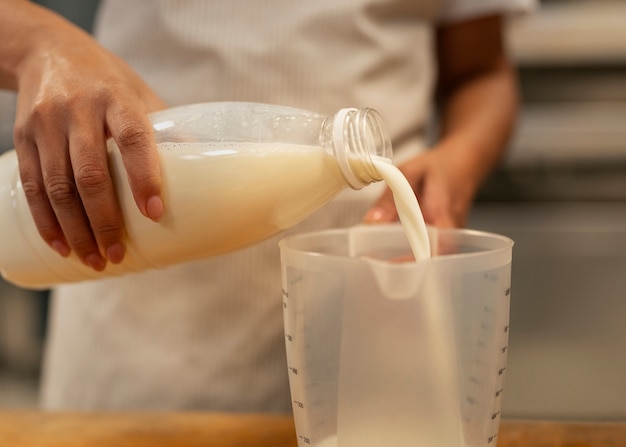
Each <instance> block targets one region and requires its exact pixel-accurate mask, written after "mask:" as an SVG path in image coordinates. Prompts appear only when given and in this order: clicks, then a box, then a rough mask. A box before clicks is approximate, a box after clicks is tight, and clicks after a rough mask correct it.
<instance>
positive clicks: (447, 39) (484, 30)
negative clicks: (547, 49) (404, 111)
mask: <svg viewBox="0 0 626 447" xmlns="http://www.w3.org/2000/svg"><path fill="white" fill-rule="evenodd" d="M502 22H503V19H502V17H501V16H499V15H493V16H487V17H481V18H477V19H474V20H471V21H466V22H459V23H453V24H448V25H445V26H441V27H440V28H439V29H438V30H437V58H438V64H439V83H438V100H439V104H440V111H441V113H440V117H439V123H440V127H441V134H440V137H439V140H438V142H437V143H436V145H435V146H434V147H433V148H431V149H430V150H428V151H426V152H425V153H423V154H420V155H418V156H416V157H414V158H412V159H410V160H409V161H407V162H406V163H404V164H402V165H401V166H399V168H400V170H401V171H403V173H404V174H405V176H406V177H407V179H408V180H409V182H410V183H411V185H412V186H413V189H414V191H415V193H416V195H417V197H418V200H419V202H420V206H421V208H422V212H423V214H424V218H425V220H426V222H427V223H430V224H432V225H435V226H438V227H461V226H463V225H465V222H466V219H467V217H468V214H469V211H470V209H471V206H472V203H473V200H474V198H475V195H476V193H477V191H478V189H479V187H480V186H481V184H482V183H483V182H484V180H485V179H486V177H487V176H488V175H489V173H490V172H491V171H492V170H493V169H494V168H495V167H496V166H497V164H498V163H499V162H500V160H501V158H502V156H503V153H504V150H505V148H506V145H507V141H508V139H509V137H510V134H511V131H512V129H513V126H514V123H515V117H516V110H517V106H518V93H517V82H516V76H515V72H514V70H513V68H512V67H511V64H510V62H509V60H508V58H507V55H506V51H505V47H504V42H503V30H502V27H503V23H502ZM396 219H397V213H396V210H395V206H394V204H393V199H392V195H391V192H390V191H387V192H385V194H384V195H383V196H382V197H381V198H380V200H379V201H378V202H377V203H376V204H375V206H374V207H373V208H372V209H371V210H370V211H369V212H368V214H367V215H366V216H365V221H366V222H369V223H377V222H389V221H393V220H396Z"/></svg>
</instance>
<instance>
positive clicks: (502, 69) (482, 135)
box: [437, 60, 519, 188]
mask: <svg viewBox="0 0 626 447" xmlns="http://www.w3.org/2000/svg"><path fill="white" fill-rule="evenodd" d="M518 102H519V99H518V91H517V82H516V76H515V72H514V70H513V68H512V67H511V66H510V64H509V63H507V62H506V60H502V61H500V62H499V63H498V64H497V65H495V66H494V67H493V68H492V69H490V70H488V71H486V72H484V73H480V74H478V75H476V76H473V77H472V78H470V79H468V80H466V81H465V82H463V83H460V84H458V85H457V86H456V87H455V88H454V89H453V90H452V91H451V92H449V93H448V94H447V95H446V96H444V97H443V98H442V103H441V105H442V107H441V116H440V120H441V134H440V141H439V143H438V145H437V146H438V149H440V150H446V151H451V153H453V155H454V157H453V158H454V159H455V160H456V161H457V162H458V163H455V164H456V165H457V166H458V169H459V170H462V171H463V175H464V177H465V178H466V179H467V180H468V181H471V182H472V183H473V187H474V188H478V187H479V186H480V184H481V183H482V182H483V181H484V180H485V178H486V177H487V176H488V175H489V173H490V172H491V171H492V170H493V169H494V168H495V167H496V166H497V165H498V163H499V162H500V161H501V160H502V158H503V155H504V152H505V150H506V147H507V144H508V141H509V139H510V137H511V134H512V131H513V128H514V124H515V120H516V115H517V108H518Z"/></svg>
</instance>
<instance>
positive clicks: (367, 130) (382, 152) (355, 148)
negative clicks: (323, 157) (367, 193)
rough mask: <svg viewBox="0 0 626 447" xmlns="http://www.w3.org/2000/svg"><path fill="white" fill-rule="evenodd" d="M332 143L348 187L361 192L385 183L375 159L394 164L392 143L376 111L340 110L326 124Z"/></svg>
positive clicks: (327, 133)
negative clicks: (368, 187) (372, 184)
mask: <svg viewBox="0 0 626 447" xmlns="http://www.w3.org/2000/svg"><path fill="white" fill-rule="evenodd" d="M327 127H328V128H327V130H326V132H325V133H326V135H325V139H326V140H327V141H328V140H329V141H328V142H329V143H330V144H329V145H330V147H332V149H333V153H334V155H335V157H336V159H337V162H338V164H339V168H340V169H341V172H342V174H343V176H344V178H345V180H346V183H347V184H348V186H350V187H351V188H352V189H361V188H363V187H365V186H367V185H369V184H370V183H373V182H378V181H380V180H382V177H381V175H380V174H379V172H378V170H377V169H376V166H375V164H374V160H382V161H386V162H389V163H390V162H391V156H392V151H391V141H390V140H389V136H388V135H387V132H386V131H385V128H384V125H383V122H382V119H381V117H380V115H379V114H378V112H377V111H376V110H374V109H369V108H365V109H353V108H350V109H341V110H339V112H337V113H336V114H335V116H334V117H333V118H332V120H328V121H327Z"/></svg>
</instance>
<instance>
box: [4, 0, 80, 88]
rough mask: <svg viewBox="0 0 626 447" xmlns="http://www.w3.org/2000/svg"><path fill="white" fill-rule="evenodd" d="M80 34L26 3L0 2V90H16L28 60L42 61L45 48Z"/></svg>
mask: <svg viewBox="0 0 626 447" xmlns="http://www.w3.org/2000/svg"><path fill="white" fill-rule="evenodd" d="M74 33H78V34H84V32H83V31H82V30H81V29H80V28H78V27H76V26H74V25H73V24H72V23H70V22H69V21H67V20H66V19H64V18H63V17H61V16H59V15H58V14H56V13H54V12H52V11H51V10H49V9H46V8H43V7H41V6H39V5H37V4H35V3H32V2H30V1H28V0H0V88H3V89H9V90H17V89H18V88H19V79H20V74H21V73H22V72H23V71H24V69H25V68H24V67H25V65H26V64H27V63H28V61H29V60H32V59H34V58H37V57H43V58H45V51H46V50H45V48H51V47H53V46H54V45H59V44H63V45H65V44H68V43H71V41H72V40H74V39H73V38H72V35H73V34H74Z"/></svg>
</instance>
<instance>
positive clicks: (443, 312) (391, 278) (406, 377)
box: [280, 224, 513, 447]
mask: <svg viewBox="0 0 626 447" xmlns="http://www.w3.org/2000/svg"><path fill="white" fill-rule="evenodd" d="M428 231H429V238H430V244H431V250H432V253H433V257H432V258H429V259H427V260H425V261H420V262H414V261H412V260H411V261H409V262H406V259H407V255H409V253H410V248H409V244H408V241H407V239H406V236H405V233H404V230H403V228H402V226H401V225H399V224H397V225H396V224H390V225H382V226H357V227H353V228H349V229H338V230H327V231H320V232H315V233H307V234H301V235H295V236H290V237H287V238H285V239H283V240H281V242H280V249H281V261H282V281H283V309H284V321H285V340H286V348H287V362H288V367H289V381H290V387H291V396H292V406H293V412H294V418H295V424H296V432H297V436H298V445H299V447H311V446H312V447H317V446H324V447H326V446H328V447H335V446H338V447H353V446H359V447H364V446H365V447H366V446H372V447H380V446H384V445H390V446H391V445H393V446H394V447H404V446H411V447H422V446H423V447H461V446H463V447H466V446H472V447H474V446H476V447H478V446H488V445H495V443H496V437H497V433H498V428H499V422H500V408H501V399H502V390H503V381H504V375H505V369H506V356H507V340H508V328H509V326H508V325H509V323H508V322H509V298H510V276H511V257H512V247H513V241H512V240H510V239H509V238H506V237H504V236H500V235H496V234H491V233H485V232H479V231H472V230H461V229H445V230H444V229H435V228H429V229H428Z"/></svg>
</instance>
